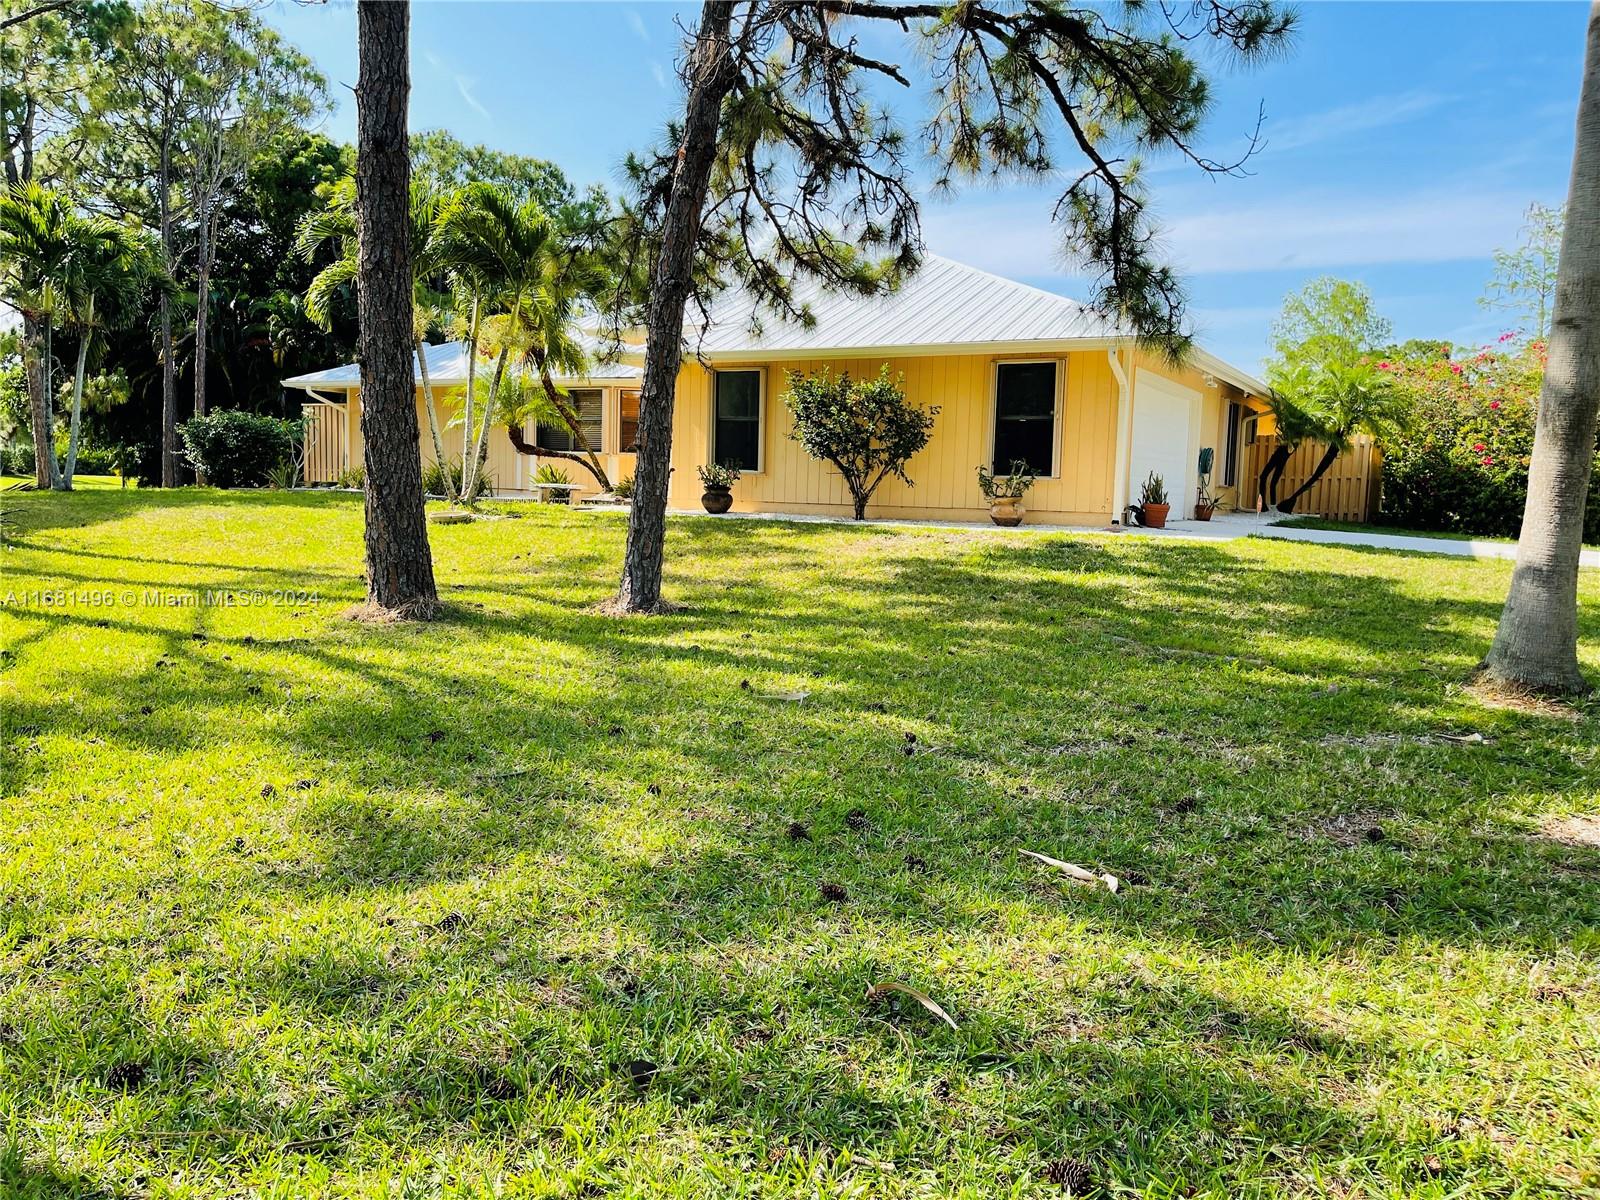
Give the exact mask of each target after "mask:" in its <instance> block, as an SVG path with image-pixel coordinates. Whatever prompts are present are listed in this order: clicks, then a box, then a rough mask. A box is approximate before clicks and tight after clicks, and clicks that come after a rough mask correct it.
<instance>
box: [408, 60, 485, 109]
mask: <svg viewBox="0 0 1600 1200" xmlns="http://www.w3.org/2000/svg"><path fill="white" fill-rule="evenodd" d="M422 58H423V61H424V62H426V63H427V64H428V65H429V66H430V67H432V68H433V69H434V71H435V72H436V73H437V74H438V75H439V76H441V77H442V78H444V79H448V80H449V81H450V82H451V83H452V84H454V85H455V89H456V92H457V93H458V94H459V95H460V97H461V99H462V100H463V101H464V102H465V103H466V105H467V107H468V108H470V109H472V111H473V112H475V113H477V114H478V115H479V116H480V117H482V118H483V119H484V120H486V121H489V122H490V123H493V121H494V114H493V113H491V112H490V111H489V110H488V109H487V108H486V107H484V104H483V101H481V100H479V99H478V97H477V96H476V95H474V94H473V91H472V89H473V87H474V86H475V85H476V84H477V82H478V79H477V76H475V75H467V74H465V73H463V72H461V71H458V70H456V69H455V68H454V67H453V66H451V65H450V64H449V63H447V62H446V61H445V60H444V59H443V58H441V57H439V55H437V54H435V53H434V52H433V51H432V50H424V51H423V52H422Z"/></svg>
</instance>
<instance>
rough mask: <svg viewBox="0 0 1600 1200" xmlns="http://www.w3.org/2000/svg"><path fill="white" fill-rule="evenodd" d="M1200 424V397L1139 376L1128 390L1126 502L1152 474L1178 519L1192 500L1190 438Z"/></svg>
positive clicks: (1146, 373)
mask: <svg viewBox="0 0 1600 1200" xmlns="http://www.w3.org/2000/svg"><path fill="white" fill-rule="evenodd" d="M1199 421H1200V393H1199V392H1197V391H1195V390H1193V389H1192V388H1186V387H1184V386H1183V385H1182V384H1181V383H1174V382H1173V381H1172V380H1170V379H1164V378H1162V377H1161V376H1160V375H1152V374H1151V373H1150V372H1149V371H1140V372H1139V374H1138V378H1137V380H1136V382H1135V384H1134V389H1133V445H1132V452H1131V454H1130V455H1129V459H1128V462H1129V467H1128V499H1129V501H1130V502H1131V503H1135V504H1137V503H1138V501H1139V494H1140V490H1141V489H1142V488H1143V487H1144V481H1145V479H1147V478H1148V477H1149V476H1150V474H1151V473H1152V472H1154V473H1155V474H1157V475H1159V476H1161V478H1162V480H1163V481H1164V482H1165V483H1166V485H1167V498H1168V500H1169V502H1170V503H1171V504H1172V517H1173V519H1174V520H1181V519H1183V518H1185V517H1187V516H1188V515H1189V513H1190V506H1191V504H1192V503H1193V501H1194V489H1195V483H1196V479H1195V459H1196V456H1197V455H1198V451H1197V450H1195V449H1194V448H1193V446H1192V442H1193V440H1194V439H1193V436H1192V435H1193V433H1194V431H1195V429H1196V428H1197V427H1198V425H1199Z"/></svg>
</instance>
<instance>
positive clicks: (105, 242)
mask: <svg viewBox="0 0 1600 1200" xmlns="http://www.w3.org/2000/svg"><path fill="white" fill-rule="evenodd" d="M68 230H69V239H68V240H69V242H70V244H71V247H70V250H69V253H68V255H67V258H66V261H65V264H64V269H63V271H62V280H61V292H62V298H63V302H64V308H63V315H64V317H65V319H66V323H67V325H68V326H69V327H70V328H72V329H73V330H74V331H75V332H76V334H77V336H78V364H77V369H76V371H75V372H74V373H73V379H72V416H71V425H70V428H71V433H70V434H69V437H68V441H67V460H66V464H65V466H64V467H63V468H62V470H61V472H60V475H59V478H58V481H57V484H56V486H57V487H58V488H60V489H61V490H62V491H71V490H72V477H73V474H74V473H75V472H76V471H77V468H78V431H79V425H80V422H81V420H82V417H83V376H84V369H85V368H86V366H87V365H88V360H89V352H90V347H91V345H92V343H93V342H94V341H95V340H96V335H97V334H98V332H99V331H100V330H104V329H112V328H121V327H124V326H126V325H127V324H129V323H130V322H131V321H132V320H133V318H134V317H135V315H136V306H137V304H138V301H139V298H140V296H141V295H142V294H143V293H144V291H145V289H146V288H147V287H148V286H149V285H150V284H151V283H152V282H155V281H160V282H162V283H164V284H166V285H167V286H170V282H169V281H167V280H166V271H165V267H164V264H163V261H162V254H161V247H160V244H159V243H158V242H157V241H156V240H155V238H154V237H153V236H152V235H151V234H150V233H149V232H148V231H147V230H145V229H144V228H142V227H140V226H137V225H123V224H118V223H117V222H116V221H113V220H111V219H110V218H108V217H88V218H81V217H74V218H73V219H72V220H71V221H70V222H69V225H68Z"/></svg>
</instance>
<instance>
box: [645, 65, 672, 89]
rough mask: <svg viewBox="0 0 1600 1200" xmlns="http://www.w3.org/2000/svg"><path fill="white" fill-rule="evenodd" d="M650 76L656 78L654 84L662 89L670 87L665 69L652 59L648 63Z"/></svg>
mask: <svg viewBox="0 0 1600 1200" xmlns="http://www.w3.org/2000/svg"><path fill="white" fill-rule="evenodd" d="M650 74H652V75H654V76H655V77H656V83H658V84H659V85H660V86H662V87H664V88H667V87H671V86H672V85H671V84H670V83H668V82H667V69H666V68H665V67H663V66H662V65H661V64H660V63H658V62H656V61H655V60H654V59H652V60H651V62H650Z"/></svg>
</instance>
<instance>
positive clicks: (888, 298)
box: [689, 254, 1126, 358]
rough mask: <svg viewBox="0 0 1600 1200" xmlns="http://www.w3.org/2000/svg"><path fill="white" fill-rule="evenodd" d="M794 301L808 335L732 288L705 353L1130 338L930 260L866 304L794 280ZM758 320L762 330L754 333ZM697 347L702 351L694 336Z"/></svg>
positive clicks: (1050, 302) (1031, 293) (1100, 319)
mask: <svg viewBox="0 0 1600 1200" xmlns="http://www.w3.org/2000/svg"><path fill="white" fill-rule="evenodd" d="M795 297H796V300H797V301H798V302H799V303H801V304H804V305H807V306H809V307H810V309H811V313H812V315H813V316H814V317H815V318H816V323H815V324H813V325H812V326H811V327H810V328H807V327H805V326H803V325H800V324H799V323H797V322H794V321H786V320H783V319H782V318H780V317H775V316H773V315H772V314H771V313H770V312H761V311H760V310H759V309H758V307H757V305H756V302H755V300H754V299H753V298H752V297H751V296H750V295H749V294H748V293H746V292H744V291H743V290H740V289H730V290H729V291H728V292H725V293H724V294H723V295H722V296H720V297H718V299H717V300H716V301H715V302H714V303H713V304H712V307H711V311H710V313H709V318H710V319H709V320H708V322H707V323H706V327H705V331H704V337H703V339H701V340H700V341H699V343H698V349H699V350H700V352H701V353H703V354H705V355H706V356H708V357H710V358H715V357H716V356H717V355H718V354H723V353H754V352H761V351H764V352H781V353H786V354H789V353H794V352H796V351H817V352H820V351H824V350H827V351H834V350H882V349H893V348H898V347H908V348H909V347H922V346H940V347H945V346H961V345H984V344H1003V345H1010V344H1013V343H1017V342H1063V341H1083V340H1095V341H1101V340H1108V339H1115V338H1120V337H1125V336H1126V334H1125V333H1124V332H1123V331H1121V330H1119V329H1118V328H1117V326H1116V323H1115V322H1113V321H1111V320H1109V319H1107V318H1106V317H1104V316H1102V315H1100V314H1099V313H1096V312H1094V311H1092V310H1091V309H1089V308H1086V307H1085V306H1084V305H1082V304H1079V303H1078V302H1077V301H1076V300H1071V299H1068V298H1067V297H1066V296H1058V295H1056V294H1055V293H1054V292H1047V291H1044V290H1042V289H1040V288H1036V287H1029V286H1028V285H1027V284H1025V283H1017V282H1016V281H1015V280H1011V279H1004V278H1002V277H1001V276H999V275H991V274H989V272H987V271H980V270H978V268H976V267H969V266H966V265H965V264H964V263H958V262H952V261H951V260H950V259H948V258H940V257H939V256H938V255H936V254H930V255H928V256H927V257H926V258H924V259H923V262H922V268H921V270H919V271H917V272H915V273H914V274H913V275H911V276H910V277H909V278H908V279H907V280H906V281H905V282H904V283H903V284H901V286H900V288H899V289H898V290H897V291H894V292H891V293H888V294H886V295H883V296H875V297H863V296H856V295H851V294H849V293H845V292H837V291H832V292H830V291H827V290H825V289H824V288H823V287H822V286H821V285H819V284H817V283H815V282H814V281H809V280H808V281H805V282H801V281H799V280H797V281H796V286H795ZM752 318H754V319H755V320H756V321H757V322H758V328H756V329H752V327H751V323H752ZM689 342H690V345H691V346H695V345H696V339H695V337H694V334H693V332H691V334H690V337H689Z"/></svg>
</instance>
